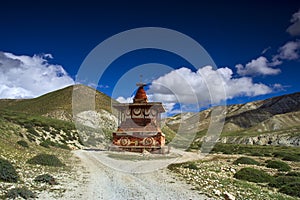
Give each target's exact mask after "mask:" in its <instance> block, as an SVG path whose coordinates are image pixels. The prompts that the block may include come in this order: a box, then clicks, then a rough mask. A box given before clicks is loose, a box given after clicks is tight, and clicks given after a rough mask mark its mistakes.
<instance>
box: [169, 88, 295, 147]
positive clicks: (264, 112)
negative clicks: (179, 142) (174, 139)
mask: <svg viewBox="0 0 300 200" xmlns="http://www.w3.org/2000/svg"><path fill="white" fill-rule="evenodd" d="M216 108H217V107H214V108H210V109H207V110H204V111H201V112H199V113H196V114H195V113H183V114H178V115H175V116H173V117H169V118H167V119H166V121H165V123H166V126H168V128H170V129H171V130H173V131H177V129H178V128H179V126H182V125H184V124H188V125H190V126H191V127H189V129H190V130H193V131H194V132H197V135H196V138H195V140H196V141H198V142H200V141H202V137H203V136H204V135H205V132H206V130H207V129H208V126H209V124H210V120H211V114H212V111H213V109H216ZM219 117H221V116H219ZM193 121H194V123H190V122H193ZM195 124H196V125H195ZM192 126H193V127H192ZM220 141H222V142H234V143H244V144H261V145H265V144H274V145H292V146H299V145H300V93H294V94H288V95H283V96H279V97H274V98H270V99H266V100H261V101H254V102H249V103H245V104H237V105H228V106H227V108H226V118H225V124H224V127H223V131H222V134H221V139H220Z"/></svg>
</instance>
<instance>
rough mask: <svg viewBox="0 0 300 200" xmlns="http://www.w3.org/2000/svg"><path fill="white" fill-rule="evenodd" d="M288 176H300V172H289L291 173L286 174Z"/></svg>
mask: <svg viewBox="0 0 300 200" xmlns="http://www.w3.org/2000/svg"><path fill="white" fill-rule="evenodd" d="M286 176H296V177H300V172H295V171H293V172H289V173H287V174H286Z"/></svg>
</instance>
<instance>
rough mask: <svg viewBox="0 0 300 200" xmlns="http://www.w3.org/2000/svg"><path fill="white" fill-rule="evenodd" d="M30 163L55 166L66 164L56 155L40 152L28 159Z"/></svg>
mask: <svg viewBox="0 0 300 200" xmlns="http://www.w3.org/2000/svg"><path fill="white" fill-rule="evenodd" d="M27 163H29V164H37V165H47V166H53V167H61V166H64V164H63V163H62V162H61V161H60V160H59V159H58V158H57V157H56V156H55V155H49V154H39V155H37V156H34V157H33V158H31V159H29V160H28V161H27Z"/></svg>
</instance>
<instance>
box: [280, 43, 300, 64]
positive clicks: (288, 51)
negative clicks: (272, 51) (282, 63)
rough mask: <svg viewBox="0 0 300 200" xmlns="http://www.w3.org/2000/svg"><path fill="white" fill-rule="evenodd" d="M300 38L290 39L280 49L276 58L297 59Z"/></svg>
mask: <svg viewBox="0 0 300 200" xmlns="http://www.w3.org/2000/svg"><path fill="white" fill-rule="evenodd" d="M299 49H300V40H296V41H289V42H287V43H286V44H285V45H283V46H282V47H280V48H279V49H278V55H277V56H275V57H276V58H280V59H283V60H296V59H298V58H299Z"/></svg>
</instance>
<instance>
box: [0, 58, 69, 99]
mask: <svg viewBox="0 0 300 200" xmlns="http://www.w3.org/2000/svg"><path fill="white" fill-rule="evenodd" d="M51 58H52V55H51V54H43V55H34V56H27V55H20V56H18V55H14V54H12V53H6V52H0V98H10V99H14V98H32V97H37V96H40V95H42V94H45V93H48V92H51V91H54V90H57V89H60V88H63V87H66V86H69V85H72V84H74V81H73V79H72V78H71V77H70V76H69V75H68V74H67V72H66V71H65V70H64V68H63V67H62V66H61V65H55V64H50V63H49V62H48V59H51Z"/></svg>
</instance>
